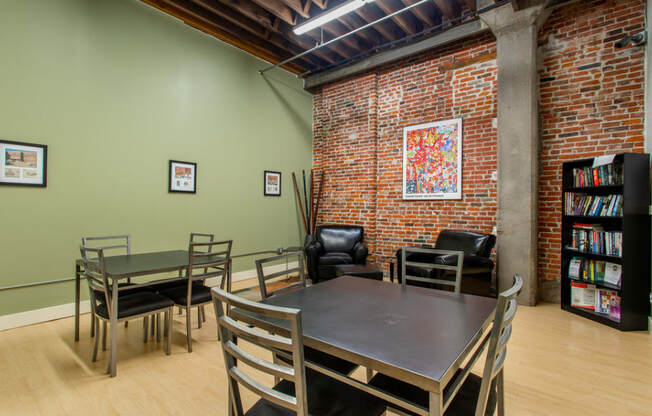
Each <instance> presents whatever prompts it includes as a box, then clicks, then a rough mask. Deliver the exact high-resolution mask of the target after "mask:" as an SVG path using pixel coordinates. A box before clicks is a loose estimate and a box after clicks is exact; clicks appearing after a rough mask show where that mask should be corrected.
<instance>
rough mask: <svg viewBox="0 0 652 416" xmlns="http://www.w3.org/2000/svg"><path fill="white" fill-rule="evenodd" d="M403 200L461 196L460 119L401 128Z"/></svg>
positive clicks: (455, 197) (457, 197)
mask: <svg viewBox="0 0 652 416" xmlns="http://www.w3.org/2000/svg"><path fill="white" fill-rule="evenodd" d="M403 199H417V200H418V199H462V119H461V118H456V119H452V120H444V121H437V122H434V123H427V124H419V125H416V126H410V127H405V128H404V129H403Z"/></svg>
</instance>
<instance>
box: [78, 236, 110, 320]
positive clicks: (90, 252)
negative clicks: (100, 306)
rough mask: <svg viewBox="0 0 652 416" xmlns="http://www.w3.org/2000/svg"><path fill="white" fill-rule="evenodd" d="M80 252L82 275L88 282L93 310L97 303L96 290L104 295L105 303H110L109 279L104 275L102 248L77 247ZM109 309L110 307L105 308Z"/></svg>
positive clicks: (104, 265)
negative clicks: (82, 266)
mask: <svg viewBox="0 0 652 416" xmlns="http://www.w3.org/2000/svg"><path fill="white" fill-rule="evenodd" d="M79 251H80V252H81V256H82V262H83V263H84V277H85V278H86V281H87V282H88V288H89V289H90V297H91V307H92V308H93V310H95V309H94V308H95V306H96V305H97V303H99V299H97V298H96V292H97V293H98V294H99V293H102V294H103V295H104V300H105V302H106V305H111V295H112V293H111V290H110V288H109V280H108V278H107V276H106V263H105V262H104V249H103V248H91V247H84V246H81V247H79ZM107 310H109V311H110V310H111V308H110V307H109V308H107Z"/></svg>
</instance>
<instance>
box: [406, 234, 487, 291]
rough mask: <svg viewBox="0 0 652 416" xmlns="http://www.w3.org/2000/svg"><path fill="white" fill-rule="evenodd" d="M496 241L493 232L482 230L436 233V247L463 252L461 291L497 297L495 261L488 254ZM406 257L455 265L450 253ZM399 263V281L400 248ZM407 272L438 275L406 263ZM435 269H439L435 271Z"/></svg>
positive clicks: (416, 260)
mask: <svg viewBox="0 0 652 416" xmlns="http://www.w3.org/2000/svg"><path fill="white" fill-rule="evenodd" d="M495 244H496V236H494V235H492V234H481V233H475V232H471V231H457V230H443V231H442V232H441V233H439V236H438V237H437V242H436V243H435V247H434V248H435V249H437V250H454V251H463V252H464V265H463V268H462V285H461V292H462V293H469V294H472V295H479V296H488V297H494V298H495V297H496V292H497V289H496V284H495V282H494V279H493V273H492V272H493V269H494V262H493V261H492V260H491V259H490V258H489V256H490V255H491V250H492V249H493V247H494V245H495ZM407 260H408V261H410V262H422V263H438V264H443V265H449V266H454V265H455V264H456V261H457V258H456V256H452V255H438V254H433V255H428V254H424V253H411V254H410V255H409V256H408V257H407ZM396 263H397V265H398V268H397V269H398V273H397V276H398V281H399V283H400V282H401V280H402V254H401V249H399V250H397V251H396ZM407 272H408V274H410V275H413V276H422V277H431V278H437V276H431V275H430V274H429V272H428V271H425V270H423V269H419V268H418V267H415V266H408V267H407ZM434 273H438V272H437V271H435V272H434Z"/></svg>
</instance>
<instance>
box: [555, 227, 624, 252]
mask: <svg viewBox="0 0 652 416" xmlns="http://www.w3.org/2000/svg"><path fill="white" fill-rule="evenodd" d="M566 248H569V249H571V250H577V251H581V252H583V253H591V254H601V255H606V256H615V257H621V256H622V248H623V233H622V231H605V230H604V228H603V227H602V225H600V224H580V223H575V224H573V229H572V231H571V239H570V245H569V246H566Z"/></svg>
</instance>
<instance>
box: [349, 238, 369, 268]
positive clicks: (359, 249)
mask: <svg viewBox="0 0 652 416" xmlns="http://www.w3.org/2000/svg"><path fill="white" fill-rule="evenodd" d="M352 254H353V263H354V264H365V263H366V262H367V256H368V255H369V249H368V248H367V246H365V245H364V244H362V243H355V245H354V246H353V250H352Z"/></svg>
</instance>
